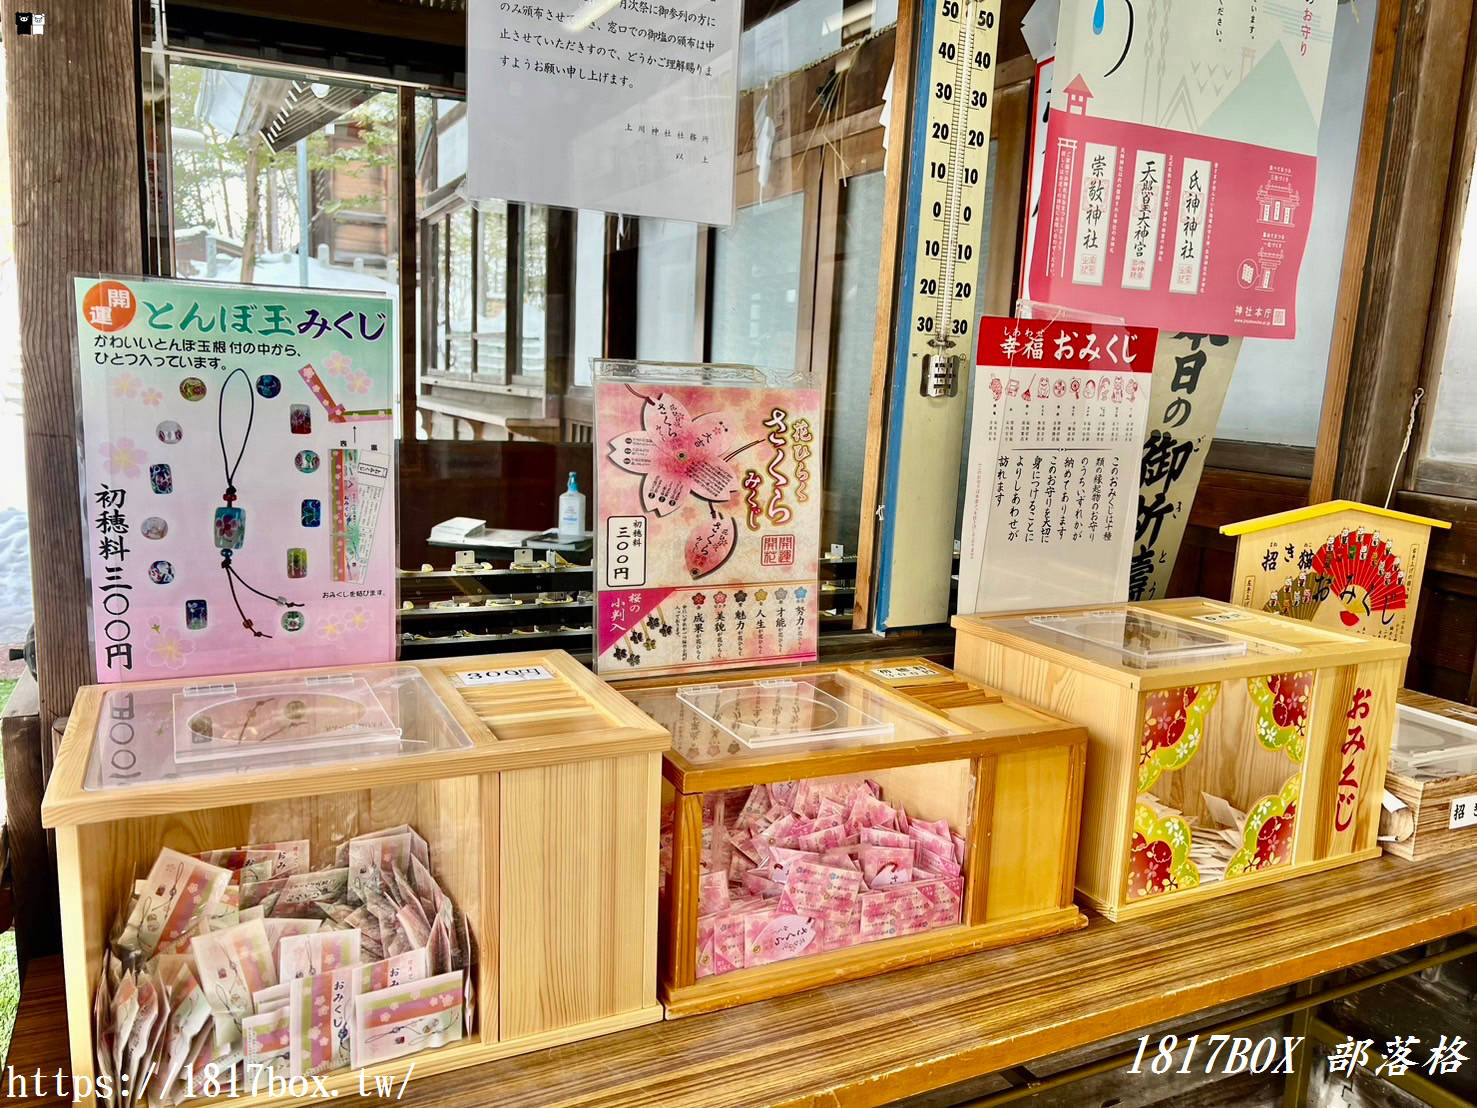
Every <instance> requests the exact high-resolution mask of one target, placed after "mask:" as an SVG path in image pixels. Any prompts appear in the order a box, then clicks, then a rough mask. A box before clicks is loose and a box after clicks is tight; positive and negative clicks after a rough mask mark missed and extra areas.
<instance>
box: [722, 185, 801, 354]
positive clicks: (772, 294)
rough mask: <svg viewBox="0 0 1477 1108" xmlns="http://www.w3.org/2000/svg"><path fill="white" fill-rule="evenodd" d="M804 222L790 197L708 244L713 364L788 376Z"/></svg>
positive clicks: (797, 197) (750, 213)
mask: <svg viewBox="0 0 1477 1108" xmlns="http://www.w3.org/2000/svg"><path fill="white" fill-rule="evenodd" d="M804 216H805V195H804V194H803V193H798V192H795V193H790V194H789V195H787V196H781V197H777V198H776V199H774V200H770V201H766V202H765V203H763V204H755V205H753V206H751V207H747V208H741V209H739V212H738V216H737V217H736V218H735V219H734V223H733V226H732V227H731V228H725V229H724V230H721V231H719V232H718V233H717V234H716V235H714V236H713V255H714V262H713V359H712V360H713V361H715V362H733V363H737V364H741V365H753V366H758V367H759V368H761V369H773V370H781V371H789V372H793V371H794V369H795V332H796V321H797V315H798V312H799V308H800V249H801V240H802V239H803V237H804Z"/></svg>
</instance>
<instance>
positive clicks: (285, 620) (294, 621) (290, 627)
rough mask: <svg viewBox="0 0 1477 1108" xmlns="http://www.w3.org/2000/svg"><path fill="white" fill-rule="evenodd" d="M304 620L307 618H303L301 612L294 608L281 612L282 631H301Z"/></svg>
mask: <svg viewBox="0 0 1477 1108" xmlns="http://www.w3.org/2000/svg"><path fill="white" fill-rule="evenodd" d="M306 622H307V619H306V618H304V616H303V614H302V612H299V611H297V610H295V609H294V610H293V611H289V612H283V613H282V630H284V631H301V630H302V629H303V624H305V623H306Z"/></svg>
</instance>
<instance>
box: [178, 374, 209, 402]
mask: <svg viewBox="0 0 1477 1108" xmlns="http://www.w3.org/2000/svg"><path fill="white" fill-rule="evenodd" d="M179 394H180V395H181V396H183V397H184V398H185V399H186V400H204V399H205V382H204V381H202V380H200V378H198V377H186V378H185V379H184V380H183V381H181V382H180V383H179Z"/></svg>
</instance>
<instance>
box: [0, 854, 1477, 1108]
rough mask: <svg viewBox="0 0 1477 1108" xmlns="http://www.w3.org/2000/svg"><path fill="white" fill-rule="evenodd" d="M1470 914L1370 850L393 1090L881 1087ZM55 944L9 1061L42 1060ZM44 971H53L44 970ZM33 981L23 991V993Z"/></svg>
mask: <svg viewBox="0 0 1477 1108" xmlns="http://www.w3.org/2000/svg"><path fill="white" fill-rule="evenodd" d="M1472 927H1477V853H1469V854H1465V855H1462V854H1458V855H1448V856H1446V857H1438V858H1433V859H1431V860H1429V861H1426V862H1416V863H1410V862H1403V861H1401V860H1399V859H1395V858H1380V859H1376V860H1374V861H1370V862H1364V863H1361V864H1358V865H1354V866H1347V867H1344V868H1342V869H1336V870H1330V871H1327V872H1324V873H1319V874H1313V875H1310V876H1307V877H1302V878H1298V879H1295V880H1292V881H1287V882H1283V883H1281V884H1275V885H1268V886H1263V887H1261V888H1258V889H1249V890H1247V891H1246V892H1244V893H1240V894H1237V895H1234V896H1228V897H1223V898H1221V899H1219V900H1214V901H1202V902H1200V903H1199V904H1195V905H1191V906H1189V907H1188V908H1187V909H1186V910H1185V911H1184V912H1182V913H1174V912H1169V913H1162V914H1159V915H1156V916H1151V917H1149V918H1146V919H1142V920H1139V921H1137V922H1130V923H1122V924H1112V923H1108V922H1107V921H1105V920H1102V919H1099V918H1096V917H1094V918H1093V920H1092V923H1091V925H1090V926H1089V927H1087V928H1086V929H1085V930H1082V931H1077V932H1072V933H1069V934H1065V935H1058V936H1055V937H1053V938H1048V939H1039V940H1037V941H1035V942H1030V943H1025V944H1023V945H1021V946H1016V947H1011V948H1008V949H1005V950H997V951H990V952H986V953H983V954H976V955H971V956H968V957H964V958H956V959H953V960H951V961H947V962H939V963H935V964H934V965H930V966H923V967H920V968H917V969H909V970H901V971H899V972H896V973H892V974H888V975H884V976H881V977H874V978H870V979H867V980H863V981H855V982H850V983H847V984H843V985H835V986H832V987H830V988H826V989H821V990H817V991H814V992H810V993H802V994H799V995H795V996H790V997H785V998H782V999H778V1000H772V1001H761V1002H759V1003H756V1004H750V1005H746V1006H744V1007H740V1008H734V1009H729V1010H728V1011H724V1012H716V1013H713V1014H711V1015H705V1016H692V1017H689V1018H686V1019H682V1020H674V1021H669V1022H667V1023H662V1024H656V1025H653V1026H649V1027H642V1028H637V1029H636V1030H633V1031H626V1032H621V1033H619V1034H615V1035H608V1036H605V1037H604V1038H600V1039H591V1040H586V1041H585V1042H580V1043H573V1044H571V1045H569V1046H563V1047H556V1048H554V1049H551V1050H544V1051H539V1052H537V1053H534V1054H526V1055H523V1056H521V1057H515V1058H508V1059H504V1060H502V1061H498V1062H492V1063H489V1064H487V1065H485V1066H481V1067H478V1068H474V1069H467V1070H460V1071H457V1072H454V1073H447V1074H441V1075H437V1076H432V1077H426V1078H424V1079H416V1078H415V1077H414V1076H412V1078H411V1081H410V1083H409V1085H408V1087H407V1088H406V1090H405V1093H404V1096H403V1098H402V1099H401V1100H400V1102H399V1103H400V1104H403V1105H415V1106H421V1105H424V1106H430V1105H438V1106H467V1108H471V1106H473V1105H476V1106H482V1105H492V1104H518V1105H534V1104H561V1105H568V1104H612V1105H613V1104H633V1105H635V1104H642V1105H646V1104H654V1103H659V1104H662V1105H681V1104H693V1105H705V1106H717V1105H755V1104H780V1103H783V1104H803V1105H821V1104H824V1105H851V1104H878V1103H884V1102H886V1101H889V1100H893V1099H896V1098H898V1097H902V1096H906V1095H910V1094H914V1093H918V1092H923V1091H926V1090H929V1089H935V1088H939V1087H941V1086H944V1085H948V1084H951V1083H953V1082H956V1081H961V1080H964V1079H966V1078H969V1077H974V1076H976V1075H980V1074H985V1073H991V1072H994V1071H996V1070H1000V1069H1004V1068H1007V1067H1009V1066H1013V1065H1017V1064H1020V1063H1022V1062H1026V1061H1029V1060H1031V1059H1033V1058H1038V1057H1041V1056H1042V1055H1046V1054H1050V1053H1053V1052H1055V1051H1059V1050H1064V1049H1067V1048H1071V1047H1075V1046H1079V1045H1082V1044H1085V1043H1089V1042H1092V1041H1095V1040H1097V1039H1101V1038H1104V1037H1106V1036H1108V1035H1112V1034H1115V1033H1119V1032H1123V1031H1128V1030H1132V1029H1133V1028H1136V1027H1140V1026H1144V1025H1147V1024H1150V1023H1155V1022H1159V1021H1162V1020H1172V1019H1173V1018H1175V1017H1176V1016H1178V1015H1182V1014H1186V1013H1190V1012H1194V1011H1197V1010H1199V1009H1202V1008H1206V1007H1209V1006H1212V1005H1216V1004H1220V1003H1223V1002H1227V1001H1230V1000H1234V999H1236V998H1239V997H1244V996H1248V995H1251V994H1253V993H1257V992H1260V991H1262V990H1265V989H1271V988H1278V987H1282V986H1285V985H1288V984H1291V983H1293V982H1295V981H1299V980H1302V979H1304V978H1307V977H1311V976H1314V975H1316V974H1320V973H1325V972H1328V971H1331V970H1335V969H1338V968H1341V967H1343V966H1347V965H1351V964H1353V963H1355V962H1361V961H1364V960H1366V959H1369V958H1374V957H1377V956H1380V955H1383V954H1387V953H1391V952H1393V951H1397V950H1402V949H1404V948H1406V947H1410V946H1414V945H1416V944H1419V943H1423V942H1427V941H1430V940H1432V939H1436V938H1440V937H1442V936H1445V935H1451V934H1454V933H1457V932H1460V931H1464V930H1467V929H1468V928H1472ZM56 975H57V967H56V964H55V962H54V960H53V961H51V962H50V963H48V962H41V963H37V964H35V965H34V966H33V967H32V972H31V974H29V975H28V978H27V982H26V988H25V996H24V998H23V1002H22V1010H21V1014H20V1017H19V1019H18V1021H17V1030H16V1040H15V1045H14V1047H13V1048H12V1052H11V1058H10V1059H9V1061H10V1064H11V1065H13V1066H14V1067H15V1068H16V1069H17V1070H23V1071H30V1070H34V1069H35V1067H36V1066H37V1065H41V1066H42V1067H43V1069H44V1070H45V1069H48V1068H49V1070H50V1071H54V1070H55V1069H56V1067H57V1065H58V1064H59V1059H61V1058H64V1056H65V1055H64V1045H63V1044H64V1042H65V1031H64V1028H63V1019H64V1017H63V1015H62V1010H61V997H60V992H59V990H58V989H57V988H56V986H55V978H56ZM48 979H49V980H48ZM33 998H34V999H33Z"/></svg>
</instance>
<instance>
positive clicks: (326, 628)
mask: <svg viewBox="0 0 1477 1108" xmlns="http://www.w3.org/2000/svg"><path fill="white" fill-rule="evenodd" d="M343 632H344V622H343V620H342V619H341V618H340V616H339V614H338V613H337V612H335V613H334V614H332V615H328V616H324V617H323V619H321V620H319V621H318V637H319V638H320V639H328V640H330V641H331V640H333V639H336V638H338V637H339V636H340V635H341V634H343Z"/></svg>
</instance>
